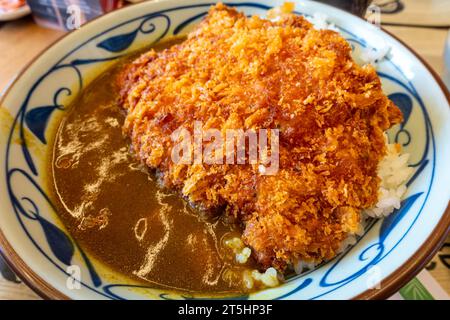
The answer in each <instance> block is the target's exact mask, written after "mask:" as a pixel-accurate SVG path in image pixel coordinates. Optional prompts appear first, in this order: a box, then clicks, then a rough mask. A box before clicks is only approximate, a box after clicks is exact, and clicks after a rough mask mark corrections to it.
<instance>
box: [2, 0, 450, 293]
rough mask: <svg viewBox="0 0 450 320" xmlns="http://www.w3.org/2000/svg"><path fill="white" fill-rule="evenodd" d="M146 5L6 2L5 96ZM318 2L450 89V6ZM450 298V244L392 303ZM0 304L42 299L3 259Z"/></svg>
mask: <svg viewBox="0 0 450 320" xmlns="http://www.w3.org/2000/svg"><path fill="white" fill-rule="evenodd" d="M141 1H143V0H133V1H131V0H130V1H124V0H0V96H1V95H2V92H4V90H5V89H6V88H7V87H8V84H9V83H10V82H11V81H12V80H13V79H14V78H15V76H16V75H17V73H18V72H20V70H22V69H23V68H24V67H25V66H26V65H27V64H28V63H30V62H31V61H32V60H33V59H34V58H35V57H36V56H38V55H39V53H40V52H41V51H42V50H44V49H45V48H46V47H48V46H50V45H51V44H52V43H53V42H54V41H56V40H57V39H58V38H60V37H62V36H64V34H66V33H67V32H69V31H70V30H73V29H77V28H79V27H80V26H81V25H83V24H84V23H86V22H87V21H89V20H91V19H94V18H95V17H97V16H100V15H103V14H105V13H107V12H109V11H112V10H116V9H119V8H121V7H123V6H127V5H131V4H132V3H134V2H141ZM144 1H145V0H144ZM147 1H152V0H147ZM182 1H183V0H180V2H182ZM317 1H319V2H323V3H328V4H331V5H334V6H336V7H339V8H341V9H343V10H346V11H349V12H351V13H353V14H355V15H358V16H360V17H362V18H364V19H367V20H368V21H369V22H371V23H375V24H381V27H383V28H384V29H385V30H387V31H388V32H390V33H392V34H393V35H395V36H396V37H398V38H399V39H401V40H402V41H403V42H405V43H406V44H407V45H408V46H409V47H410V48H412V49H413V50H414V51H416V52H417V53H418V54H419V55H420V56H421V57H422V58H423V59H424V60H425V61H426V62H427V63H428V64H429V65H430V66H431V67H432V68H433V69H434V70H435V71H436V73H437V74H438V75H439V76H440V77H441V78H442V79H443V80H444V82H445V83H446V85H447V87H448V88H450V71H449V70H450V33H449V31H450V0H373V1H371V0H317ZM224 2H226V1H225V0H224ZM0 249H1V248H0ZM449 294H450V238H449V239H447V242H446V243H445V244H444V246H443V247H442V248H441V250H440V251H439V252H438V254H437V255H436V256H435V257H434V259H433V260H432V262H431V263H430V264H429V265H428V266H427V267H426V268H425V270H424V271H422V272H421V273H420V274H419V275H418V276H417V277H416V278H415V279H413V281H411V282H410V283H409V284H408V285H407V286H405V288H403V289H402V290H400V292H399V293H397V294H395V295H394V296H393V297H392V298H393V299H418V300H422V299H449ZM0 299H39V297H38V296H37V295H36V294H35V293H34V292H32V291H31V290H30V289H29V288H27V287H26V285H25V284H23V283H22V282H21V281H20V280H19V279H18V278H17V277H16V275H15V274H14V273H13V272H12V271H11V270H10V269H9V268H8V266H7V265H6V264H5V262H4V260H3V259H2V258H1V256H0Z"/></svg>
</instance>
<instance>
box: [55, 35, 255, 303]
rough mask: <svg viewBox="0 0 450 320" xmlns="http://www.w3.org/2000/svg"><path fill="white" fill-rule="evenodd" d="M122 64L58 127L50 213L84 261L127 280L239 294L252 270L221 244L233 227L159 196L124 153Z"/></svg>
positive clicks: (168, 194) (103, 76)
mask: <svg viewBox="0 0 450 320" xmlns="http://www.w3.org/2000/svg"><path fill="white" fill-rule="evenodd" d="M172 44H173V42H166V43H164V44H160V45H158V46H157V49H162V48H164V47H167V46H170V45H172ZM129 60H130V58H125V59H123V60H122V61H120V62H118V63H117V64H116V65H114V66H113V67H111V68H110V69H108V70H107V71H106V72H104V73H102V74H101V75H100V76H99V77H98V78H96V79H95V80H94V81H93V82H92V83H91V84H90V85H89V86H88V87H87V88H86V89H85V90H84V91H83V92H82V93H81V94H80V95H79V96H78V97H77V98H76V99H75V101H74V102H73V103H72V105H71V108H70V110H69V111H68V112H67V114H66V115H65V117H64V119H63V120H62V122H61V124H60V127H59V129H58V131H57V134H56V137H55V139H54V150H53V157H52V158H51V166H50V167H51V168H50V171H51V174H50V176H51V178H52V179H49V180H50V182H51V183H50V189H51V191H53V192H52V194H53V198H54V199H53V200H54V202H55V205H56V208H57V213H58V215H59V217H60V218H61V220H62V222H63V224H64V225H65V227H66V228H67V230H68V231H69V233H70V234H71V235H72V236H73V238H74V239H75V240H76V241H77V243H78V244H79V245H80V246H81V247H82V248H83V249H84V250H85V251H86V252H87V253H88V254H89V255H91V256H93V257H94V258H96V259H97V260H99V261H101V262H103V263H104V264H105V265H106V266H108V267H110V268H111V269H113V270H115V271H118V272H120V273H121V274H123V275H125V276H127V277H129V278H130V279H133V280H137V281H140V282H143V283H145V284H146V285H149V286H154V287H158V288H166V289H167V288H168V289H173V290H182V291H189V292H196V293H217V294H235V293H238V292H242V291H244V289H243V284H242V280H241V277H240V276H239V275H240V274H241V272H242V270H243V269H248V268H250V267H252V266H254V263H253V261H249V262H248V263H247V264H246V265H245V266H239V265H236V264H235V263H234V255H233V253H232V252H230V250H229V249H227V248H225V246H224V245H223V240H224V239H225V238H227V237H231V236H236V235H240V230H239V227H237V226H234V225H230V224H228V223H225V222H224V221H222V220H221V219H220V218H211V217H207V216H206V215H202V214H201V213H199V212H197V211H196V210H195V209H193V208H191V207H190V206H189V205H188V204H187V203H186V202H185V201H184V200H182V199H181V198H180V197H179V196H178V195H175V194H173V193H171V192H169V191H167V190H164V189H162V188H161V187H160V186H159V185H158V183H157V180H156V177H155V175H154V174H152V173H149V172H148V170H147V169H146V167H145V166H144V165H142V164H141V163H139V161H138V160H136V159H135V158H134V157H133V155H132V154H131V153H130V151H129V141H127V139H126V138H125V137H124V136H123V134H122V124H123V121H124V114H123V110H122V109H121V108H120V106H119V103H118V99H119V90H120V89H119V88H118V86H117V84H116V82H115V81H113V79H115V77H116V76H117V73H118V72H119V71H120V70H121V66H122V65H123V64H124V63H125V62H127V61H129Z"/></svg>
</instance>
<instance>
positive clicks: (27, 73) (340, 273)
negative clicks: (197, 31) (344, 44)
mask: <svg viewBox="0 0 450 320" xmlns="http://www.w3.org/2000/svg"><path fill="white" fill-rule="evenodd" d="M295 2H296V11H297V13H298V14H304V15H312V14H313V13H315V12H322V13H325V14H327V15H328V17H329V21H330V22H333V23H334V24H335V25H336V26H337V27H338V28H339V30H340V32H341V33H342V35H343V36H344V37H345V38H346V39H348V41H349V42H350V43H351V44H352V46H353V48H354V52H355V55H356V56H358V55H359V53H360V51H361V50H364V48H367V47H372V48H378V49H381V47H385V46H389V47H390V48H391V51H390V53H389V55H388V58H387V59H386V60H384V61H382V62H381V63H380V64H379V66H378V71H379V75H380V77H381V79H382V81H383V90H384V91H385V93H386V94H388V95H389V96H390V97H391V99H393V100H394V101H395V102H396V103H397V104H398V106H399V107H400V108H401V109H402V111H403V113H404V117H405V121H404V123H403V124H402V125H400V126H397V127H396V128H393V129H392V130H391V131H390V138H391V140H396V141H397V142H399V143H401V144H402V145H403V146H404V149H405V151H406V152H408V153H410V154H411V166H412V167H414V169H415V174H414V176H413V177H412V178H411V180H410V181H409V183H408V185H409V189H408V194H407V196H406V198H405V199H404V201H403V202H402V207H401V208H400V209H399V210H397V211H396V212H394V213H393V214H392V215H391V216H389V218H387V219H384V220H378V221H376V222H373V223H371V224H370V225H369V227H368V228H367V229H366V231H365V233H364V236H363V237H362V238H361V239H359V241H358V243H357V244H356V245H355V246H353V247H352V248H351V249H350V250H348V251H347V252H346V253H344V254H343V255H341V256H339V257H338V258H336V259H334V260H332V261H330V262H328V263H325V264H323V265H321V266H320V267H318V268H317V269H316V270H314V271H312V272H309V273H307V274H304V275H301V276H297V277H294V278H292V279H290V280H289V281H288V282H287V283H285V284H283V285H281V286H280V287H278V288H275V289H268V290H264V291H261V292H258V293H255V294H251V295H250V296H242V297H239V298H245V299H254V298H264V299H323V298H333V299H348V298H354V297H359V298H374V297H375V298H380V297H387V296H388V295H390V294H392V293H393V292H395V291H396V290H398V288H399V287H400V286H401V285H403V284H404V283H405V281H407V280H408V279H410V278H411V277H412V276H414V274H415V273H417V272H418V271H419V270H420V269H421V268H422V267H423V266H424V264H425V263H426V262H427V261H428V260H429V259H430V258H431V257H432V254H433V253H434V252H435V251H436V250H437V249H438V247H439V245H440V243H441V242H442V240H443V239H444V237H445V235H446V234H447V233H448V229H449V222H450V216H449V212H448V211H447V212H446V208H447V206H448V201H449V193H450V186H449V181H450V166H449V159H450V143H449V142H448V140H449V139H450V109H449V102H448V99H449V98H448V92H445V91H444V90H445V89H444V88H443V87H442V86H441V83H440V81H439V80H438V79H437V78H436V76H435V75H434V74H433V72H431V70H430V69H429V68H428V67H427V66H426V65H424V63H423V62H422V61H421V60H420V58H418V57H417V56H416V55H415V54H414V53H413V52H411V50H410V49H408V48H407V47H405V46H404V45H403V44H401V43H400V42H399V41H398V40H396V39H395V38H393V37H392V36H390V35H389V34H387V33H385V32H383V31H381V30H379V29H377V28H376V27H375V26H373V25H370V24H368V23H366V22H364V21H363V20H361V19H359V18H357V17H355V16H352V15H350V14H348V13H345V12H343V11H340V10H337V9H334V8H332V7H329V6H326V5H323V4H320V3H316V2H310V1H295ZM281 4H282V1H275V0H272V1H271V0H262V1H253V0H245V1H239V0H235V1H233V3H230V5H233V6H235V7H237V8H238V9H239V10H242V11H245V13H247V14H260V15H264V14H265V12H266V10H267V9H270V8H271V7H273V6H278V5H281ZM210 5H211V1H202V0H187V1H183V2H182V3H180V2H179V1H176V0H168V1H149V2H144V3H140V4H136V5H133V6H130V7H127V8H124V9H121V10H118V11H115V12H113V13H110V14H107V15H105V16H103V17H101V18H99V19H96V20H94V21H93V22H90V23H88V24H87V25H85V26H83V27H82V28H81V29H80V30H77V31H75V32H72V33H70V34H69V35H67V36H66V37H64V38H63V39H62V40H60V41H58V42H57V43H56V44H54V45H53V46H52V47H51V48H49V49H48V50H46V51H45V52H44V53H42V54H41V55H40V56H39V57H37V58H36V59H35V60H34V61H33V62H32V63H31V64H30V65H29V66H28V67H27V68H26V69H25V70H24V71H23V72H22V73H21V74H20V76H19V77H18V78H17V79H16V80H15V81H14V82H13V84H12V85H11V87H10V88H9V89H8V90H7V92H6V93H5V95H4V97H3V100H2V102H1V106H2V108H1V109H0V110H1V120H2V130H3V131H2V135H1V142H0V147H1V149H0V163H1V164H2V165H3V167H2V169H1V170H0V194H1V199H2V201H1V202H0V230H1V232H0V243H1V246H2V253H3V254H4V256H5V257H6V259H7V260H8V261H9V262H10V264H11V265H12V266H13V268H14V269H15V271H16V272H17V273H18V274H19V276H21V277H22V279H24V280H25V282H27V283H28V284H29V285H30V286H31V287H32V288H34V289H35V290H36V291H38V292H39V293H40V294H42V295H43V296H45V297H50V298H65V297H69V298H74V299H81V298H83V299H104V298H112V299H143V298H161V299H174V298H192V297H186V296H183V295H182V294H178V293H173V292H165V291H161V290H156V289H152V288H146V287H136V286H135V285H133V284H132V283H130V282H129V281H127V280H126V279H124V278H123V277H121V276H120V275H116V274H113V272H112V271H107V270H106V269H104V268H103V267H100V265H99V263H98V262H96V261H95V260H93V259H92V258H90V257H89V256H87V255H86V254H85V253H84V252H83V251H82V248H80V247H79V246H77V244H76V243H75V242H74V241H73V239H72V238H71V237H70V236H69V235H68V233H67V232H66V231H65V230H64V227H63V226H62V224H61V223H60V222H59V220H58V217H57V216H56V214H55V212H54V210H53V207H52V204H51V200H50V199H49V197H48V196H47V193H46V190H45V185H46V184H45V178H46V176H45V156H46V154H48V152H49V151H50V150H49V149H50V148H51V146H49V145H48V144H47V140H48V137H49V136H48V135H49V132H51V130H50V128H51V127H54V126H56V125H57V123H58V120H59V119H60V118H61V116H62V115H63V114H64V112H65V107H66V106H67V105H68V103H69V102H70V101H71V99H73V98H74V97H75V96H76V95H77V94H78V93H79V92H80V90H82V89H83V87H85V86H86V85H87V84H88V83H89V81H90V80H91V79H93V77H94V76H95V75H97V74H99V73H100V72H101V71H103V70H105V69H106V68H107V67H108V66H109V65H110V64H111V63H112V61H114V60H115V59H117V58H118V57H120V56H122V55H124V54H126V53H129V52H131V51H133V50H136V49H139V48H141V47H143V46H144V45H148V44H150V43H153V42H155V41H158V40H159V39H161V38H163V37H170V36H172V35H174V34H180V33H183V32H186V30H188V28H189V27H191V26H192V25H194V24H195V23H197V22H198V21H200V19H201V17H202V16H204V15H205V13H206V12H207V10H208V8H209V6H210ZM73 266H79V267H80V268H81V269H80V270H78V269H77V268H75V267H73ZM180 269H181V270H182V268H180ZM78 271H79V272H78ZM70 275H72V276H75V278H77V279H78V276H80V281H81V282H80V286H79V288H78V286H77V280H74V279H73V277H70ZM378 280H381V286H379V287H378V288H374V289H370V288H371V287H372V286H373V283H375V282H377V281H378Z"/></svg>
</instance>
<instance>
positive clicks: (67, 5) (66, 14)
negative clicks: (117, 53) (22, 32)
mask: <svg viewBox="0 0 450 320" xmlns="http://www.w3.org/2000/svg"><path fill="white" fill-rule="evenodd" d="M27 3H28V5H29V6H30V8H31V11H32V14H33V17H34V20H35V21H36V23H38V24H39V25H42V26H44V27H48V28H53V29H60V30H72V29H75V28H78V27H80V26H81V25H82V24H84V23H86V22H87V21H89V20H92V19H94V18H95V17H97V16H100V15H102V14H104V13H107V12H109V11H112V10H115V9H117V8H120V7H122V5H123V1H122V0H27Z"/></svg>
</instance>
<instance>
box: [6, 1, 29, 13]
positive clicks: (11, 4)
mask: <svg viewBox="0 0 450 320" xmlns="http://www.w3.org/2000/svg"><path fill="white" fill-rule="evenodd" d="M25 5H26V2H25V0H0V11H3V12H7V11H13V10H16V9H18V8H20V7H23V6H25Z"/></svg>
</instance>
